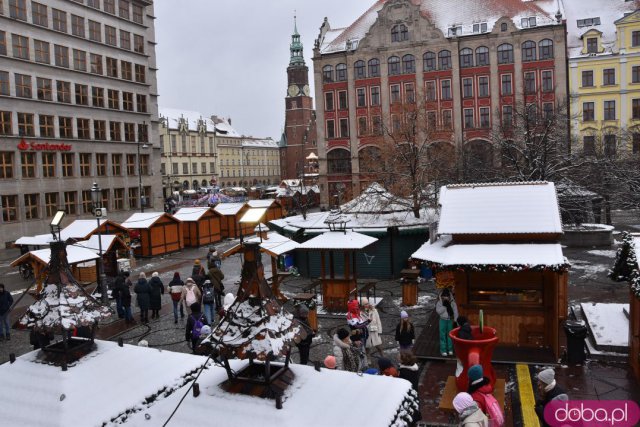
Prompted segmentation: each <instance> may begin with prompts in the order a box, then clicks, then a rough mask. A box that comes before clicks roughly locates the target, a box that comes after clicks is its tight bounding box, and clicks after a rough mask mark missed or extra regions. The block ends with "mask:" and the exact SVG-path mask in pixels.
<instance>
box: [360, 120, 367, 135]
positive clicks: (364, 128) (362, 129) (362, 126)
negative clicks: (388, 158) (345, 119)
mask: <svg viewBox="0 0 640 427" xmlns="http://www.w3.org/2000/svg"><path fill="white" fill-rule="evenodd" d="M366 134H367V118H366V117H358V136H363V135H366Z"/></svg>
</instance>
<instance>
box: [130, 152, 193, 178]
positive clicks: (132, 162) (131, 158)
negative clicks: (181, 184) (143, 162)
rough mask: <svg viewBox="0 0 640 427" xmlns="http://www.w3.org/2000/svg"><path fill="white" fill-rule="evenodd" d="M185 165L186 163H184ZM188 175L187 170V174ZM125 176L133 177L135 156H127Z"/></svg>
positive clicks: (134, 173)
mask: <svg viewBox="0 0 640 427" xmlns="http://www.w3.org/2000/svg"><path fill="white" fill-rule="evenodd" d="M184 164H185V165H186V164H187V163H184ZM185 173H188V169H187V172H185ZM127 175H129V176H134V175H136V155H135V154H127Z"/></svg>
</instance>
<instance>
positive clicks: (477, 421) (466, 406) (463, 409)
mask: <svg viewBox="0 0 640 427" xmlns="http://www.w3.org/2000/svg"><path fill="white" fill-rule="evenodd" d="M453 407H454V409H455V410H456V412H457V413H458V415H459V416H460V424H459V425H460V427H489V419H488V418H487V416H486V415H485V414H483V413H482V411H481V410H480V408H478V404H477V403H476V402H474V401H473V398H472V397H471V396H470V395H469V393H466V392H464V391H463V392H461V393H458V394H456V397H454V398H453Z"/></svg>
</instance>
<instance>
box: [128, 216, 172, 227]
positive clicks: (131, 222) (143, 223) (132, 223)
mask: <svg viewBox="0 0 640 427" xmlns="http://www.w3.org/2000/svg"><path fill="white" fill-rule="evenodd" d="M164 215H167V216H169V217H171V218H173V217H172V216H171V215H169V214H167V213H165V212H137V213H134V214H133V215H131V216H130V217H129V218H128V219H127V220H126V221H125V222H123V223H122V226H123V227H125V228H131V229H134V228H149V227H151V226H152V225H153V224H155V223H156V221H157V220H159V219H160V218H162V217H163V216H164Z"/></svg>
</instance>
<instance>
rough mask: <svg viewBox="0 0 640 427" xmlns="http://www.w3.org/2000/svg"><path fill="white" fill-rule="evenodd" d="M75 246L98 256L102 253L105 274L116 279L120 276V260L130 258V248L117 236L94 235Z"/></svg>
mask: <svg viewBox="0 0 640 427" xmlns="http://www.w3.org/2000/svg"><path fill="white" fill-rule="evenodd" d="M98 239H100V240H101V242H99V241H98ZM75 246H78V247H82V248H86V249H89V250H91V251H93V252H95V253H96V254H98V255H100V252H101V251H102V265H103V266H104V274H105V275H107V276H110V277H115V276H116V275H117V274H118V259H119V258H128V257H129V247H128V246H127V245H126V244H125V243H124V241H123V240H122V239H121V238H120V237H118V236H117V235H115V234H107V235H101V236H98V235H97V234H94V235H93V236H91V237H90V238H89V239H87V240H82V241H79V242H76V243H75ZM78 280H80V278H79V279H78Z"/></svg>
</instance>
